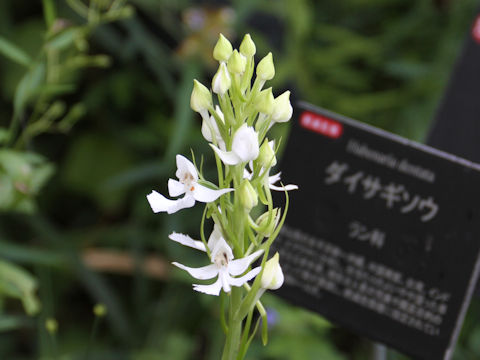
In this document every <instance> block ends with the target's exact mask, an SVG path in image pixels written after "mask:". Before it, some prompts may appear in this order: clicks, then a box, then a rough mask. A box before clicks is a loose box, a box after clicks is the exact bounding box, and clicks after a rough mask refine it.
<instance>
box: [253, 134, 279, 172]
mask: <svg viewBox="0 0 480 360" xmlns="http://www.w3.org/2000/svg"><path fill="white" fill-rule="evenodd" d="M272 147H273V141H271V142H268V139H265V141H264V142H263V144H262V146H260V154H259V155H258V158H257V161H258V163H259V164H260V165H261V166H263V167H264V168H270V167H272V166H275V165H276V164H277V158H276V157H275V152H274V151H273V149H272Z"/></svg>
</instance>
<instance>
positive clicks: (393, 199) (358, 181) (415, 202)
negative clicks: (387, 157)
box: [324, 161, 439, 222]
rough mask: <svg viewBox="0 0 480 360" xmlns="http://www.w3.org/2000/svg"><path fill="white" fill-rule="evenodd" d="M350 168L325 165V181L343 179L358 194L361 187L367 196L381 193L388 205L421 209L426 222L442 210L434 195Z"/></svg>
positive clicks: (365, 197)
mask: <svg viewBox="0 0 480 360" xmlns="http://www.w3.org/2000/svg"><path fill="white" fill-rule="evenodd" d="M349 170H350V169H349V165H348V164H346V163H339V162H337V161H333V162H332V163H331V164H330V165H328V166H327V168H326V169H325V172H326V177H325V179H324V182H325V184H327V185H333V184H336V183H342V184H344V185H345V186H346V188H347V191H348V193H350V194H354V193H355V192H357V190H358V191H359V192H361V193H362V196H363V198H364V199H366V200H368V199H372V198H375V197H378V198H380V199H383V200H384V201H385V206H386V207H387V208H388V209H392V208H398V209H399V211H400V213H402V214H407V213H410V212H414V211H415V212H418V213H419V216H420V220H421V221H422V222H427V221H430V220H432V219H433V218H434V217H435V216H436V215H437V213H438V210H439V206H438V204H437V203H435V200H434V198H433V197H432V196H429V197H422V196H420V195H418V194H412V193H410V192H409V191H408V190H407V189H406V187H405V186H404V185H402V184H397V183H394V182H389V183H387V184H385V183H382V179H380V178H379V177H378V176H374V175H372V174H367V173H364V172H363V171H349Z"/></svg>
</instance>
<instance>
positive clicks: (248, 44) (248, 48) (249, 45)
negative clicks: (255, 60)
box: [240, 34, 257, 57]
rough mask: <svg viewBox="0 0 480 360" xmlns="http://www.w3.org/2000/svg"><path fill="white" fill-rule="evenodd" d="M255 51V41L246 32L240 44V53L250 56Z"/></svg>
mask: <svg viewBox="0 0 480 360" xmlns="http://www.w3.org/2000/svg"><path fill="white" fill-rule="evenodd" d="M256 52H257V48H256V47H255V43H254V42H253V40H252V38H251V37H250V34H246V35H245V36H244V37H243V40H242V43H241V44H240V53H241V54H242V55H245V56H246V57H252V56H253V55H255V53H256Z"/></svg>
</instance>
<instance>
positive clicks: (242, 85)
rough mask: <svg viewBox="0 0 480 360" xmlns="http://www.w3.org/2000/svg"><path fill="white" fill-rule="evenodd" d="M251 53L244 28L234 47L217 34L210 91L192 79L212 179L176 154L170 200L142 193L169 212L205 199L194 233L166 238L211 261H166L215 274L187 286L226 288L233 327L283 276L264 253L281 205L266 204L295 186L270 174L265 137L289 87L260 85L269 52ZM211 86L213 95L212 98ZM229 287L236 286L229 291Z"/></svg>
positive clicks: (288, 111)
mask: <svg viewBox="0 0 480 360" xmlns="http://www.w3.org/2000/svg"><path fill="white" fill-rule="evenodd" d="M255 53H256V47H255V44H254V42H253V41H252V39H251V38H250V36H249V35H248V34H247V35H246V36H245V37H244V39H243V41H242V43H241V45H240V48H239V49H238V50H236V49H235V50H234V49H233V47H232V45H231V43H230V42H229V41H228V40H227V39H226V38H225V37H224V36H223V35H220V38H219V40H218V42H217V44H216V46H215V48H214V51H213V57H214V58H215V59H216V60H217V61H218V62H219V67H218V71H217V72H216V74H215V75H214V76H213V79H212V84H211V91H210V90H209V89H208V88H207V87H206V86H204V85H202V84H201V83H200V82H199V81H197V80H194V84H193V91H192V95H191V100H190V105H191V108H192V109H193V110H194V111H196V112H198V113H199V114H200V115H201V118H202V126H201V133H202V135H203V137H204V138H205V140H207V141H208V142H209V145H210V147H211V148H212V149H213V153H214V155H215V161H216V165H217V174H218V185H215V184H214V183H212V182H210V181H207V180H206V179H205V178H204V177H203V175H202V174H201V171H200V170H199V169H198V168H197V167H196V166H195V164H194V162H193V163H192V162H191V161H189V160H188V159H186V158H185V157H183V156H182V155H177V157H176V162H177V172H176V174H175V175H176V177H177V179H178V180H175V179H169V181H168V192H169V195H170V197H179V196H181V197H180V198H177V199H169V198H166V197H165V196H163V195H161V194H160V193H158V192H156V191H152V193H150V194H149V195H147V199H148V201H149V203H150V206H151V208H152V210H153V211H154V212H155V213H158V212H167V213H168V214H172V213H174V212H176V211H179V210H180V209H184V208H189V207H192V206H194V204H195V203H196V202H197V201H199V202H203V203H205V204H206V209H205V212H204V218H203V219H202V222H201V224H202V225H201V229H200V230H201V231H200V233H201V235H202V239H201V240H193V239H192V238H191V237H189V236H188V235H184V234H179V233H172V234H171V235H170V236H169V237H170V239H171V240H173V241H176V242H178V243H180V244H182V245H185V246H188V247H191V248H194V249H197V250H200V251H202V252H204V253H206V254H207V256H208V258H209V261H210V264H209V265H206V266H203V267H200V268H191V267H188V266H185V265H183V264H180V263H178V262H174V263H173V264H174V265H175V266H177V267H179V268H180V269H183V270H185V271H187V272H188V273H189V274H190V275H191V276H193V277H194V278H196V279H198V280H211V279H215V278H216V280H215V281H214V282H213V283H210V284H206V285H205V284H194V285H193V289H194V290H196V291H199V292H202V293H205V294H209V295H219V294H221V291H222V289H223V291H224V293H226V294H230V295H231V300H230V305H231V306H235V307H237V309H236V312H235V316H233V315H232V316H231V318H230V322H231V324H233V325H232V326H234V325H235V324H237V325H238V324H241V322H242V321H243V319H245V317H246V316H251V313H252V312H253V308H254V307H255V305H257V308H258V306H259V303H258V300H259V297H260V296H261V294H263V292H264V291H265V290H266V289H277V288H279V287H280V286H281V285H282V283H283V273H282V270H281V267H280V265H279V258H278V254H276V255H275V256H274V257H272V258H271V259H270V260H268V261H267V259H268V252H269V249H270V246H271V244H272V242H273V240H274V239H275V237H276V236H277V234H278V232H279V230H280V228H281V226H282V224H283V221H284V219H285V215H286V209H285V210H284V211H283V212H282V209H280V208H275V207H274V206H273V202H272V196H271V193H270V191H271V190H276V191H283V192H285V195H286V196H287V205H288V194H287V191H289V190H294V189H297V186H296V185H283V184H282V183H281V181H280V173H276V174H273V175H271V174H270V172H271V169H272V167H273V166H275V165H276V163H277V159H276V152H277V147H276V145H275V141H274V140H271V139H269V138H268V137H267V135H268V131H269V129H270V128H271V127H272V126H273V125H275V124H276V123H281V122H286V121H288V120H289V119H290V118H291V116H292V112H293V109H292V106H291V104H290V99H289V97H290V92H289V91H286V92H284V93H283V94H281V95H279V96H277V97H274V95H273V91H272V88H271V87H269V88H266V89H264V85H265V84H266V82H267V81H269V80H271V79H272V78H273V77H274V75H275V67H274V64H273V57H272V54H271V53H269V54H268V55H267V56H265V57H264V58H263V59H262V60H261V61H260V62H259V63H258V65H257V66H256V68H255V61H254V55H255ZM254 72H255V75H256V76H255V79H254V80H253V83H252V78H253V77H254ZM212 93H214V94H216V101H215V102H214V100H213V96H212ZM206 218H211V219H212V220H213V231H212V233H211V235H210V237H209V239H208V241H207V239H206V238H205V237H204V235H203V234H204V228H203V227H204V224H205V219H206ZM262 255H263V256H262ZM261 256H262V258H261V261H260V264H259V265H258V266H257V267H255V268H253V269H252V268H251V265H252V263H253V262H254V261H255V260H257V259H259V258H260V257H261ZM259 274H260V276H257V275H259ZM254 278H258V281H257V280H255V281H254V283H253V285H252V286H251V287H250V285H249V284H248V283H247V282H248V281H249V280H252V279H254ZM234 288H238V291H237V290H235V292H234ZM260 309H262V307H260ZM231 314H233V313H231ZM247 323H248V322H247ZM237 325H235V326H237ZM239 326H241V325H239ZM248 326H249V325H248ZM247 332H248V329H247ZM229 333H230V331H229ZM232 336H233V335H232ZM227 337H228V333H227ZM229 344H230V343H229ZM230 345H231V344H230ZM230 345H229V346H227V347H228V348H230V347H231V346H230ZM227 350H228V349H227ZM227 350H225V351H227ZM228 351H230V350H228ZM237 351H238V349H237Z"/></svg>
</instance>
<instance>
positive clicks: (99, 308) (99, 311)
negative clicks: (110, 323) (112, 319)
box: [93, 304, 107, 317]
mask: <svg viewBox="0 0 480 360" xmlns="http://www.w3.org/2000/svg"><path fill="white" fill-rule="evenodd" d="M93 313H94V314H95V316H97V317H104V316H105V315H107V307H106V306H105V305H104V304H96V305H95V306H94V307H93Z"/></svg>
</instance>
